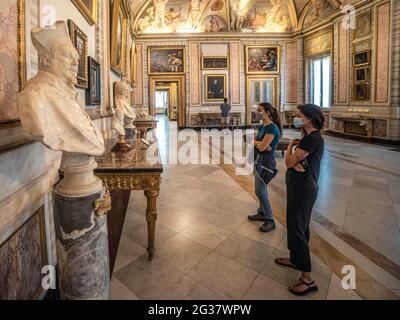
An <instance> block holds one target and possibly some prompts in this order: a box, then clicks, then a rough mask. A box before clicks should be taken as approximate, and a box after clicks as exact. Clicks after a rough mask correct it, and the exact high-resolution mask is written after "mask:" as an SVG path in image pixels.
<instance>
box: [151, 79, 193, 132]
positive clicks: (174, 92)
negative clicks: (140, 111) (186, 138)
mask: <svg viewBox="0 0 400 320" xmlns="http://www.w3.org/2000/svg"><path fill="white" fill-rule="evenodd" d="M184 88H185V78H184V76H176V77H172V76H171V77H166V76H164V77H163V76H153V77H150V86H149V91H150V92H149V93H150V101H149V102H150V108H149V110H150V114H151V115H158V116H161V115H163V116H165V117H166V118H167V119H168V120H170V121H177V123H178V127H184V126H185V124H186V119H185V114H186V112H185V111H186V110H185V109H186V105H185V92H184Z"/></svg>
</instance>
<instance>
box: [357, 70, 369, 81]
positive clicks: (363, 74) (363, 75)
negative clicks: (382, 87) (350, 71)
mask: <svg viewBox="0 0 400 320" xmlns="http://www.w3.org/2000/svg"><path fill="white" fill-rule="evenodd" d="M368 72H369V68H356V69H354V80H355V82H366V81H367V80H368Z"/></svg>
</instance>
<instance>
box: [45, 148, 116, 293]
mask: <svg viewBox="0 0 400 320" xmlns="http://www.w3.org/2000/svg"><path fill="white" fill-rule="evenodd" d="M96 167H97V163H96V162H95V161H94V158H93V157H92V156H87V155H80V154H71V153H65V152H64V153H63V156H62V161H61V171H62V172H63V174H64V178H63V179H62V180H61V181H60V183H59V184H58V185H57V186H56V188H55V190H54V192H53V205H54V224H55V229H56V235H57V256H58V265H57V268H58V278H59V288H60V296H61V299H63V300H107V299H110V289H109V286H110V271H109V253H108V233H107V218H106V216H105V215H103V214H102V213H99V212H98V211H97V210H96V206H97V204H98V203H99V201H100V202H102V201H104V200H102V198H103V197H104V195H105V192H104V189H103V185H102V182H101V180H100V179H99V178H97V177H96V176H95V175H94V171H93V170H94V169H95V168H96Z"/></svg>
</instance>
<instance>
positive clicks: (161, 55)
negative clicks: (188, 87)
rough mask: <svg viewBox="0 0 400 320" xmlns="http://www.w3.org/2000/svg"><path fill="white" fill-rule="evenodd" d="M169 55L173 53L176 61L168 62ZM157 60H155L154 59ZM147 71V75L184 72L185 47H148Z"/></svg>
mask: <svg viewBox="0 0 400 320" xmlns="http://www.w3.org/2000/svg"><path fill="white" fill-rule="evenodd" d="M171 55H175V61H177V62H176V63H169V61H170V59H171ZM156 60H157V61H156ZM147 69H148V70H147V72H148V74H149V75H179V74H180V75H182V74H185V72H186V48H185V47H184V46H178V47H158V46H157V47H148V48H147Z"/></svg>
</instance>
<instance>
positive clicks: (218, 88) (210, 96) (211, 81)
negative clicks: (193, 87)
mask: <svg viewBox="0 0 400 320" xmlns="http://www.w3.org/2000/svg"><path fill="white" fill-rule="evenodd" d="M205 93H206V96H205V101H206V102H217V101H224V98H225V97H226V75H224V74H212V75H206V76H205Z"/></svg>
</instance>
